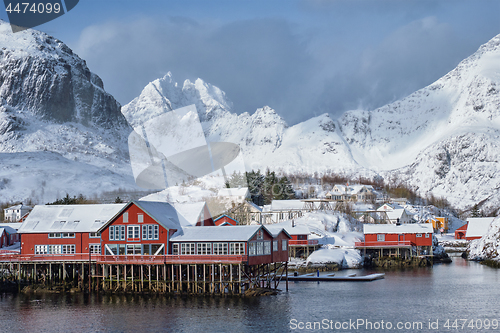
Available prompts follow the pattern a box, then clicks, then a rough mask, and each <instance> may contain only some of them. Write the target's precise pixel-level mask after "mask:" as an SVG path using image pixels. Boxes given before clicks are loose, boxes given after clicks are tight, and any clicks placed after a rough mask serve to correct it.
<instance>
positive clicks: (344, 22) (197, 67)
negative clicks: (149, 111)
mask: <svg viewBox="0 0 500 333" xmlns="http://www.w3.org/2000/svg"><path fill="white" fill-rule="evenodd" d="M0 18H2V19H6V15H5V12H2V14H1V15H0ZM37 29H39V30H42V31H45V32H47V33H49V34H51V35H53V36H55V37H57V38H59V39H61V40H63V41H64V42H65V43H67V44H68V45H69V46H70V47H71V48H72V49H73V50H75V51H76V52H77V53H78V54H79V55H80V56H81V57H82V58H84V59H85V60H86V61H87V64H88V66H89V68H90V69H91V70H92V71H93V72H95V73H97V74H98V75H99V76H101V78H102V79H103V81H104V84H105V88H106V90H108V91H109V92H110V93H112V94H113V95H114V96H115V97H116V98H117V99H118V101H119V102H120V103H122V104H126V103H128V102H129V101H131V100H132V99H133V98H134V97H136V96H138V95H139V94H140V92H141V90H142V88H143V87H144V86H145V85H146V84H147V83H148V82H150V81H152V80H154V79H156V78H159V77H162V76H163V75H165V74H166V73H167V72H169V71H170V72H172V74H173V76H174V79H176V80H177V81H178V82H183V81H184V80H185V79H190V80H195V79H196V78H202V79H203V80H204V81H206V82H209V83H211V84H214V85H216V86H218V87H219V88H221V89H222V90H224V91H225V92H226V94H227V96H228V97H229V99H230V100H231V101H232V102H233V105H234V111H235V112H237V113H241V112H249V113H253V112H254V111H255V109H257V108H259V107H262V106H264V105H269V106H271V107H272V108H274V109H276V111H277V112H278V113H279V114H280V115H282V116H283V117H284V118H285V119H286V120H287V122H288V123H289V124H294V123H297V122H299V121H303V120H305V119H307V118H310V117H311V116H314V115H319V114H322V113H325V112H328V113H330V114H331V115H332V117H334V118H336V117H338V116H339V115H340V114H342V112H344V111H346V110H350V109H356V108H363V109H366V110H372V109H374V108H376V107H379V106H382V105H384V104H387V103H389V102H392V101H394V100H397V99H399V98H402V97H404V96H406V95H408V94H410V93H412V92H413V91H415V90H417V89H420V88H422V87H424V86H426V85H428V84H430V83H432V82H433V81H435V80H437V79H438V78H440V77H441V76H443V75H444V74H446V73H447V72H448V71H450V70H452V69H453V68H454V67H455V66H456V65H457V64H458V63H459V62H460V61H461V60H463V59H464V58H466V57H467V56H469V55H470V54H472V53H473V52H475V51H476V50H477V49H478V47H479V46H480V45H481V44H483V43H485V42H487V41H488V40H489V39H491V38H492V37H494V36H495V35H497V34H500V1H497V0H488V1H487V0H476V1H469V0H467V1H460V0H455V1H449V0H432V1H425V0H418V1H411V0H398V1H382V0H368V1H361V0H360V1H357V0H346V1H336V0H330V1H329V0H283V1H282V0H263V1H261V0H198V1H194V0H175V1H172V0H145V1H144V0H141V1H139V0H135V1H132V0H81V1H80V3H79V4H78V5H77V6H76V7H75V8H74V9H73V10H72V11H70V12H69V13H67V14H66V15H64V16H62V17H60V18H58V19H56V20H54V21H52V22H49V23H46V24H44V25H42V26H39V27H38V28H37Z"/></svg>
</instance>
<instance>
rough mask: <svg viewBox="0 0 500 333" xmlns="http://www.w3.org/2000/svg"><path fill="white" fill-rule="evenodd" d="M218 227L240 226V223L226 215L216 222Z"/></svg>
mask: <svg viewBox="0 0 500 333" xmlns="http://www.w3.org/2000/svg"><path fill="white" fill-rule="evenodd" d="M214 223H215V225H216V226H227V225H233V226H234V225H238V224H239V222H238V221H236V220H235V219H233V218H231V217H229V216H227V215H226V214H224V215H221V216H219V217H218V218H216V219H215V220H214Z"/></svg>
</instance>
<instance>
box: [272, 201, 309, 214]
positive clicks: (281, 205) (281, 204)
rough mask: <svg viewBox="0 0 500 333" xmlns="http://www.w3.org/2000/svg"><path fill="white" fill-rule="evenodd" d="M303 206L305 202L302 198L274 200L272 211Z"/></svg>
mask: <svg viewBox="0 0 500 333" xmlns="http://www.w3.org/2000/svg"><path fill="white" fill-rule="evenodd" d="M303 208H304V202H302V201H301V200H273V202H271V211H279V210H300V209H303Z"/></svg>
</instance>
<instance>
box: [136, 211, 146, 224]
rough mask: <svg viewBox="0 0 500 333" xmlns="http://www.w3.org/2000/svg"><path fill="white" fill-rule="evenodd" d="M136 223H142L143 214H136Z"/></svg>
mask: <svg viewBox="0 0 500 333" xmlns="http://www.w3.org/2000/svg"><path fill="white" fill-rule="evenodd" d="M137 223H144V214H141V213H140V214H137Z"/></svg>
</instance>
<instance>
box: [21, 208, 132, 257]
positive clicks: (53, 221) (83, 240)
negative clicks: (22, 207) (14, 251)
mask: <svg viewBox="0 0 500 333" xmlns="http://www.w3.org/2000/svg"><path fill="white" fill-rule="evenodd" d="M124 206H125V204H105V205H38V206H35V207H34V208H33V210H32V211H31V213H30V214H29V215H28V217H27V218H26V220H25V221H24V222H23V223H22V225H21V226H20V227H19V230H18V234H21V235H22V236H21V237H22V238H21V254H22V255H33V256H35V257H37V256H40V257H51V258H52V257H70V256H71V257H74V258H76V259H78V258H77V257H78V256H79V257H80V258H79V259H82V258H88V255H89V252H91V253H93V254H100V253H101V238H100V235H99V233H98V230H99V228H101V227H102V226H103V224H104V223H106V222H107V221H108V220H109V219H110V218H111V217H113V215H115V214H116V213H117V212H119V211H120V210H121V209H122V208H123V207H124Z"/></svg>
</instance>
